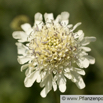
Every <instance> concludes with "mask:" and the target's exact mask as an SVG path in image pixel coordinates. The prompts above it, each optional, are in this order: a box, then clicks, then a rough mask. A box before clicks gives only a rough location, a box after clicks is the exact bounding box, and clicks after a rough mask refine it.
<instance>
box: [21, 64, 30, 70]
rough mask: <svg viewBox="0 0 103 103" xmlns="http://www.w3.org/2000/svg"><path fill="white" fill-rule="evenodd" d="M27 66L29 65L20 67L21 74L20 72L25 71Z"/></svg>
mask: <svg viewBox="0 0 103 103" xmlns="http://www.w3.org/2000/svg"><path fill="white" fill-rule="evenodd" d="M28 66H29V64H25V65H22V66H21V72H22V71H23V70H25V69H26V68H28Z"/></svg>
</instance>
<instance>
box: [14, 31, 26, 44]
mask: <svg viewBox="0 0 103 103" xmlns="http://www.w3.org/2000/svg"><path fill="white" fill-rule="evenodd" d="M12 35H13V38H15V39H19V40H18V41H19V42H25V41H27V34H26V33H25V32H23V31H15V32H13V34H12Z"/></svg>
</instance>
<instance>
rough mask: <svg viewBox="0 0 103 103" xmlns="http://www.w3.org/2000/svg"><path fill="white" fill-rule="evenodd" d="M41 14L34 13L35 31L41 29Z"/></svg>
mask: <svg viewBox="0 0 103 103" xmlns="http://www.w3.org/2000/svg"><path fill="white" fill-rule="evenodd" d="M42 19H43V18H42V14H41V13H36V14H35V23H34V27H35V30H36V31H39V30H40V29H41V28H42V25H43V21H42Z"/></svg>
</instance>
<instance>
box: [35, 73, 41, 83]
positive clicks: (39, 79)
mask: <svg viewBox="0 0 103 103" xmlns="http://www.w3.org/2000/svg"><path fill="white" fill-rule="evenodd" d="M36 81H37V83H40V81H41V75H40V73H39V74H38V75H37V80H36Z"/></svg>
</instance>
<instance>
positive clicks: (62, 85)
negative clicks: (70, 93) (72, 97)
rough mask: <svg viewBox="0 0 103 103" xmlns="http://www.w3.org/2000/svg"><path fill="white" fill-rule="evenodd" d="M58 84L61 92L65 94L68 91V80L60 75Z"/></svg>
mask: <svg viewBox="0 0 103 103" xmlns="http://www.w3.org/2000/svg"><path fill="white" fill-rule="evenodd" d="M57 83H58V85H59V90H60V91H61V92H65V90H66V79H65V77H64V76H63V75H59V78H58V80H57Z"/></svg>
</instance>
